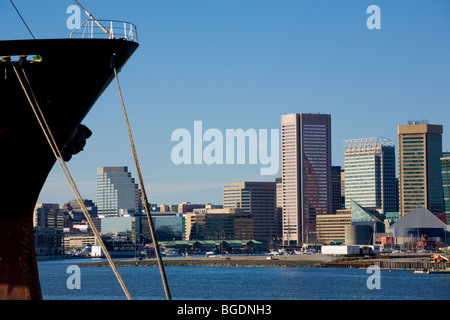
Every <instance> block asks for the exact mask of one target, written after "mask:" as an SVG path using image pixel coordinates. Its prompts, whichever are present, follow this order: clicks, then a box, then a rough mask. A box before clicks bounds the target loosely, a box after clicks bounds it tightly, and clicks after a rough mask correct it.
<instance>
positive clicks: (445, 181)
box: [441, 152, 450, 224]
mask: <svg viewBox="0 0 450 320" xmlns="http://www.w3.org/2000/svg"><path fill="white" fill-rule="evenodd" d="M441 168H442V170H441V171H442V188H443V191H444V210H445V215H446V216H447V224H450V152H444V153H443V155H442V158H441Z"/></svg>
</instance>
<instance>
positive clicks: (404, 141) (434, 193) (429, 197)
mask: <svg viewBox="0 0 450 320" xmlns="http://www.w3.org/2000/svg"><path fill="white" fill-rule="evenodd" d="M442 132H443V129H442V126H441V125H432V124H428V123H426V122H410V124H408V125H400V126H399V127H398V143H399V161H398V163H399V176H400V177H399V189H400V192H399V200H400V217H403V216H404V215H405V214H407V213H408V212H410V211H412V210H413V209H415V208H416V207H418V206H419V205H421V206H423V207H425V208H427V209H428V210H430V211H431V212H433V213H434V214H441V213H443V212H444V205H443V204H444V201H443V191H442V172H441V157H442Z"/></svg>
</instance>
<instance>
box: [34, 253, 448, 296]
mask: <svg viewBox="0 0 450 320" xmlns="http://www.w3.org/2000/svg"><path fill="white" fill-rule="evenodd" d="M92 261H100V259H99V260H92V259H89V262H92ZM83 262H87V261H86V260H85V259H52V260H46V261H39V262H38V266H39V277H40V281H41V287H42V294H43V298H44V299H45V300H125V299H126V296H125V294H124V292H123V290H122V288H121V287H120V285H119V283H118V281H117V279H116V277H115V275H114V273H113V271H112V269H111V268H109V267H89V268H79V269H78V268H71V267H70V266H74V265H77V264H79V263H83ZM165 270H166V275H167V279H168V285H169V288H170V291H171V295H172V299H173V300H448V299H449V298H450V274H437V275H436V274H415V273H413V271H412V270H391V271H389V270H377V271H376V272H379V273H378V274H376V273H375V272H371V271H370V270H367V269H343V268H267V267H197V266H195V267H189V266H180V267H178V266H177V267H175V266H173V267H166V268H165ZM118 271H119V273H120V275H121V277H122V278H123V281H124V283H125V285H126V286H127V288H128V290H129V292H130V294H131V296H132V298H133V299H134V300H164V299H165V295H164V289H163V285H162V281H161V276H160V273H159V269H158V268H157V267H143V266H139V267H118ZM374 276H378V277H377V278H376V279H375V278H374Z"/></svg>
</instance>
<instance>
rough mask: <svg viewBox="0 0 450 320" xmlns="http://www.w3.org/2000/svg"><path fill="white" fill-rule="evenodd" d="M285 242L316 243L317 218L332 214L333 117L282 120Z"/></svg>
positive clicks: (295, 116)
mask: <svg viewBox="0 0 450 320" xmlns="http://www.w3.org/2000/svg"><path fill="white" fill-rule="evenodd" d="M281 152H282V153H281V159H282V184H283V201H282V202H283V213H282V215H283V221H282V227H283V242H284V243H285V244H288V245H289V244H297V245H298V244H300V243H308V242H315V241H316V238H317V234H316V233H317V230H316V217H317V215H321V214H331V213H332V194H331V190H332V186H331V180H332V179H331V116H330V115H329V114H309V113H308V114H305V113H301V114H298V113H293V114H286V115H282V117H281Z"/></svg>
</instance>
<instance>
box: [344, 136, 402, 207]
mask: <svg viewBox="0 0 450 320" xmlns="http://www.w3.org/2000/svg"><path fill="white" fill-rule="evenodd" d="M343 146H344V150H345V160H344V163H345V207H346V208H350V205H351V200H353V201H355V202H357V203H358V204H359V205H360V206H362V207H364V208H374V209H378V210H379V211H380V212H381V213H386V212H394V211H396V210H397V208H396V203H397V198H396V197H397V194H396V180H395V144H394V142H392V141H390V140H388V139H386V138H364V139H352V140H344V141H343Z"/></svg>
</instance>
